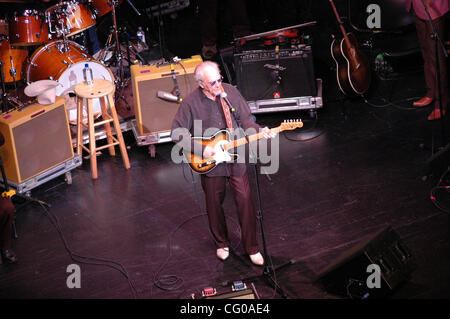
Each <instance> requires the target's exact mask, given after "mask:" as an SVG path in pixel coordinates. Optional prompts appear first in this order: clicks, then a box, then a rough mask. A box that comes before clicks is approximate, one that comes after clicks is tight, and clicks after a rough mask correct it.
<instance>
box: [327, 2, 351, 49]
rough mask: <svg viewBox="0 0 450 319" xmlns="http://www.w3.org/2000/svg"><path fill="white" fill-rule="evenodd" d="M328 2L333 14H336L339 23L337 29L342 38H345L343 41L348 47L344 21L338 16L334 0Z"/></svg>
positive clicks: (348, 42)
mask: <svg viewBox="0 0 450 319" xmlns="http://www.w3.org/2000/svg"><path fill="white" fill-rule="evenodd" d="M330 4H331V7H332V8H333V12H334V15H335V16H336V19H337V21H338V23H339V29H341V32H342V36H343V37H344V40H345V42H346V44H347V47H349V46H350V41H349V39H348V36H347V31H345V28H344V23H343V22H342V20H341V17H340V16H339V12H338V11H337V9H336V6H335V5H334V1H333V0H330Z"/></svg>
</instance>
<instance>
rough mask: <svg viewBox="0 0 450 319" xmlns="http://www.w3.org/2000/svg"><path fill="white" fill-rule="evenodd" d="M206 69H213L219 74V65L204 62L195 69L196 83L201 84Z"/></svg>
mask: <svg viewBox="0 0 450 319" xmlns="http://www.w3.org/2000/svg"><path fill="white" fill-rule="evenodd" d="M208 69H214V70H216V71H217V73H219V74H220V68H219V65H218V64H217V63H216V62H213V61H205V62H203V63H201V64H199V65H197V67H196V68H195V71H194V79H195V81H197V82H203V79H204V76H205V71H206V70H208Z"/></svg>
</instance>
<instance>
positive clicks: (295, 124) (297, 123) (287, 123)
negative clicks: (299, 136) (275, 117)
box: [280, 119, 303, 131]
mask: <svg viewBox="0 0 450 319" xmlns="http://www.w3.org/2000/svg"><path fill="white" fill-rule="evenodd" d="M300 127H303V122H302V120H301V119H297V120H284V121H283V123H281V125H280V129H281V130H282V131H287V130H295V129H296V128H300Z"/></svg>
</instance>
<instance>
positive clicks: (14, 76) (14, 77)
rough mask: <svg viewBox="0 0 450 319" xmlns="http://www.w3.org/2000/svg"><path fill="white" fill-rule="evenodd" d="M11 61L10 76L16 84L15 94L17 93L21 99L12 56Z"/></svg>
mask: <svg viewBox="0 0 450 319" xmlns="http://www.w3.org/2000/svg"><path fill="white" fill-rule="evenodd" d="M9 60H10V61H11V68H10V69H9V74H11V76H12V78H13V82H14V92H16V98H18V97H19V94H18V92H17V83H16V68H15V67H14V59H13V57H12V56H9Z"/></svg>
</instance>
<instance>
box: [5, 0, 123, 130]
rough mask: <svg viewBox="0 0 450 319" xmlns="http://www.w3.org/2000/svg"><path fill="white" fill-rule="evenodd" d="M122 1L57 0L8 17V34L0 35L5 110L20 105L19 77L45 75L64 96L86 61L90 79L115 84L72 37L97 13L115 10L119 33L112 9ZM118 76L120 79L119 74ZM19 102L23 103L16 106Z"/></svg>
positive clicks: (42, 77)
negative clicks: (42, 8) (11, 88)
mask: <svg viewBox="0 0 450 319" xmlns="http://www.w3.org/2000/svg"><path fill="white" fill-rule="evenodd" d="M122 2H123V0H70V1H61V2H59V3H58V4H56V5H53V6H51V7H49V8H47V9H46V10H45V12H40V11H38V10H30V9H27V10H24V11H22V12H19V13H17V12H15V13H14V14H13V15H12V16H9V17H8V19H7V26H6V27H7V29H8V32H7V34H3V35H1V34H0V58H1V60H0V67H1V68H0V74H1V82H2V89H3V99H2V100H3V111H7V110H8V105H9V104H20V101H18V100H19V99H18V92H17V84H18V83H21V81H22V83H23V82H25V83H27V84H29V83H31V82H34V81H38V80H47V79H50V80H54V81H57V82H59V86H58V87H57V90H56V94H57V95H58V96H65V97H67V96H68V95H69V93H73V92H74V88H75V86H76V85H77V84H78V83H80V82H82V81H83V71H82V69H83V67H84V65H85V64H86V63H89V66H90V67H91V68H92V69H93V73H94V78H100V79H105V80H109V81H112V82H116V83H117V80H115V77H114V75H113V73H112V72H111V70H110V69H109V68H108V67H106V66H105V65H104V64H103V62H102V61H98V60H95V59H94V58H93V57H92V56H91V55H89V54H88V52H87V51H86V49H85V48H84V47H83V46H82V45H80V44H78V43H77V42H75V41H74V36H75V35H79V34H80V33H81V32H83V31H85V30H87V29H89V28H91V27H93V26H94V25H95V24H96V19H97V18H98V17H101V16H104V15H105V14H107V13H109V12H110V11H113V23H114V28H115V30H116V37H117V24H116V16H115V8H116V7H117V6H119V5H120V4H121V3H122ZM3 27H4V25H3ZM0 30H1V29H0ZM0 32H1V31H0ZM4 33H6V32H4ZM116 39H117V38H116ZM117 41H118V40H117ZM120 77H121V79H120V81H122V80H123V78H122V75H120ZM6 85H14V89H15V94H16V97H15V98H13V97H8V94H7V93H6V87H5V86H6ZM17 106H19V107H20V106H21V105H16V106H15V107H17ZM73 111H74V112H75V113H74V112H73ZM74 117H75V119H76V109H75V110H72V112H71V111H70V110H69V118H70V121H72V120H74Z"/></svg>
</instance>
